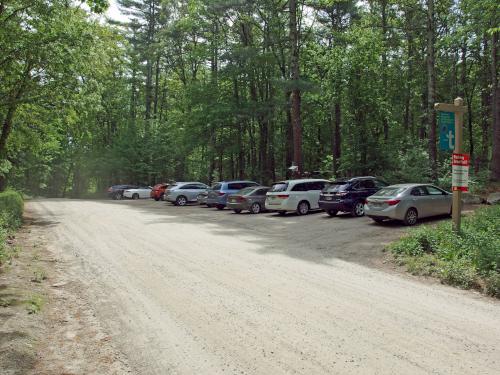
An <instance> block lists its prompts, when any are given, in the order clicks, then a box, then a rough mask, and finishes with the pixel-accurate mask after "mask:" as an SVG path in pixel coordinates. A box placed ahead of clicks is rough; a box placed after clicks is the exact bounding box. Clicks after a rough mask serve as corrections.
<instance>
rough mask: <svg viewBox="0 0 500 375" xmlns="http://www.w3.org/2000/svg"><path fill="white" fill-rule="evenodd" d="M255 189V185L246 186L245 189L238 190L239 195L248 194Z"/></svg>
mask: <svg viewBox="0 0 500 375" xmlns="http://www.w3.org/2000/svg"><path fill="white" fill-rule="evenodd" d="M254 190H255V187H246V188H244V189H241V190H240V191H238V193H236V194H238V195H247V194H250V193H251V192H252V191H254Z"/></svg>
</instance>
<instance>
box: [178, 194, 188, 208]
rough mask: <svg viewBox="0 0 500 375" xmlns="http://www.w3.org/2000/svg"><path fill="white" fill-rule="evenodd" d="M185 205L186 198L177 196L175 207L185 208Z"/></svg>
mask: <svg viewBox="0 0 500 375" xmlns="http://www.w3.org/2000/svg"><path fill="white" fill-rule="evenodd" d="M186 204H187V198H186V197H185V196H184V195H179V196H178V197H177V198H176V200H175V205H176V206H181V207H182V206H185V205H186Z"/></svg>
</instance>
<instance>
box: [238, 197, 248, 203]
mask: <svg viewBox="0 0 500 375" xmlns="http://www.w3.org/2000/svg"><path fill="white" fill-rule="evenodd" d="M236 200H237V201H238V202H245V201H246V200H247V199H246V198H245V197H236Z"/></svg>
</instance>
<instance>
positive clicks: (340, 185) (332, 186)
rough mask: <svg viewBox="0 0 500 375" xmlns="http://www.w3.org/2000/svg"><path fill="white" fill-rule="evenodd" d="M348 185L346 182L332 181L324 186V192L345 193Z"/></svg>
mask: <svg viewBox="0 0 500 375" xmlns="http://www.w3.org/2000/svg"><path fill="white" fill-rule="evenodd" d="M348 187H349V184H348V183H347V182H346V181H333V182H329V183H328V184H326V186H325V189H324V190H325V191H346V190H347V188H348Z"/></svg>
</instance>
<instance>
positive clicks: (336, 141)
mask: <svg viewBox="0 0 500 375" xmlns="http://www.w3.org/2000/svg"><path fill="white" fill-rule="evenodd" d="M334 112H335V114H334V115H335V122H334V125H333V126H334V128H333V132H332V133H333V134H332V136H333V139H332V157H333V174H334V176H335V177H336V176H337V173H338V170H339V164H340V156H341V133H340V128H341V125H342V113H341V107H340V102H336V103H335V109H334Z"/></svg>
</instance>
